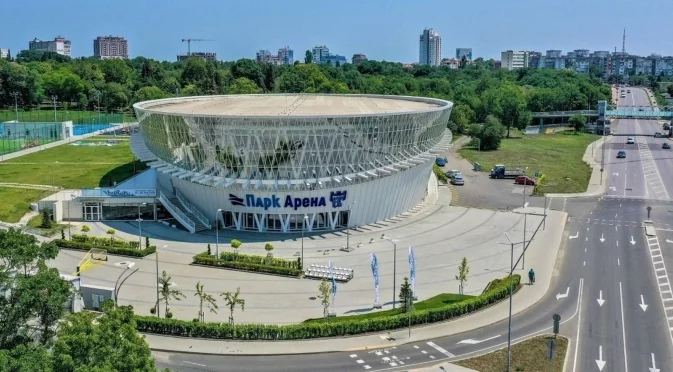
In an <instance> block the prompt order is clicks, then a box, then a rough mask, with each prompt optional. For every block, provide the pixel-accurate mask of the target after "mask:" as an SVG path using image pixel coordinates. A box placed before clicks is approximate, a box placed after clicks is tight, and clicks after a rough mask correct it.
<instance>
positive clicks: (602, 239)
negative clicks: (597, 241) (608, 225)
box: [601, 234, 605, 243]
mask: <svg viewBox="0 0 673 372" xmlns="http://www.w3.org/2000/svg"><path fill="white" fill-rule="evenodd" d="M604 241H605V238H604V237H603V234H601V243H603V242H604Z"/></svg>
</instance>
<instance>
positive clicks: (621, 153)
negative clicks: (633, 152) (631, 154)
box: [617, 151, 626, 159]
mask: <svg viewBox="0 0 673 372" xmlns="http://www.w3.org/2000/svg"><path fill="white" fill-rule="evenodd" d="M623 158H626V151H619V152H618V153H617V159H623Z"/></svg>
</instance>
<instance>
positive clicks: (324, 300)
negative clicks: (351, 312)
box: [318, 278, 332, 318]
mask: <svg viewBox="0 0 673 372" xmlns="http://www.w3.org/2000/svg"><path fill="white" fill-rule="evenodd" d="M318 291H319V292H320V294H319V295H318V298H319V299H320V304H321V305H322V312H323V315H324V316H325V318H327V317H328V315H329V313H328V308H329V305H330V296H331V295H332V285H330V284H329V282H328V281H327V279H326V278H323V279H322V280H321V281H320V285H319V286H318Z"/></svg>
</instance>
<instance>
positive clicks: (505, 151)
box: [459, 131, 600, 195]
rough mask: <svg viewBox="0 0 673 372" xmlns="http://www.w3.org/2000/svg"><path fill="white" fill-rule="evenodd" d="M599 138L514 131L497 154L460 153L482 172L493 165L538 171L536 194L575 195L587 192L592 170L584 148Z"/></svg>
mask: <svg viewBox="0 0 673 372" xmlns="http://www.w3.org/2000/svg"><path fill="white" fill-rule="evenodd" d="M598 138H600V137H599V136H596V135H593V134H584V133H582V134H573V133H571V132H564V133H557V134H540V135H522V134H521V133H520V132H514V131H513V132H512V138H509V139H507V138H505V139H503V140H502V144H501V146H500V148H499V149H498V150H496V151H477V150H475V149H469V148H462V149H460V150H459V153H460V155H461V156H462V157H463V158H466V159H468V160H470V161H472V162H475V161H476V162H479V163H481V167H482V171H484V172H488V171H490V169H491V168H492V167H493V166H494V165H495V164H505V165H515V166H521V167H528V173H529V174H530V175H534V174H535V172H536V171H539V172H540V173H541V174H544V175H545V181H544V182H543V184H542V185H541V186H540V187H538V188H537V189H536V191H535V194H538V195H541V194H544V193H576V192H584V191H586V189H587V185H588V184H589V178H590V177H591V168H590V167H589V166H588V165H587V164H586V163H584V162H583V161H582V157H583V156H584V152H585V150H586V148H587V146H588V145H589V144H590V143H591V142H594V141H596V140H597V139H598ZM499 181H501V180H494V182H499Z"/></svg>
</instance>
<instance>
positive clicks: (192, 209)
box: [175, 189, 213, 230]
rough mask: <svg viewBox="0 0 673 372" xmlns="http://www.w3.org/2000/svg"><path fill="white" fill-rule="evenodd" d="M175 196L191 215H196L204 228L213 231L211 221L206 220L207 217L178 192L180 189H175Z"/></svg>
mask: <svg viewBox="0 0 673 372" xmlns="http://www.w3.org/2000/svg"><path fill="white" fill-rule="evenodd" d="M175 196H177V197H178V200H179V201H180V203H182V206H184V207H185V208H186V209H187V210H188V211H189V212H190V213H191V214H193V215H194V217H196V218H198V219H199V222H201V223H202V224H203V226H206V227H207V228H208V230H210V229H212V228H213V227H212V226H211V225H210V221H208V219H207V218H206V216H204V215H203V213H201V212H200V211H199V210H198V209H197V208H196V207H195V206H194V205H193V204H192V203H190V202H188V201H187V199H185V197H184V196H182V194H181V193H180V191H178V189H175Z"/></svg>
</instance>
